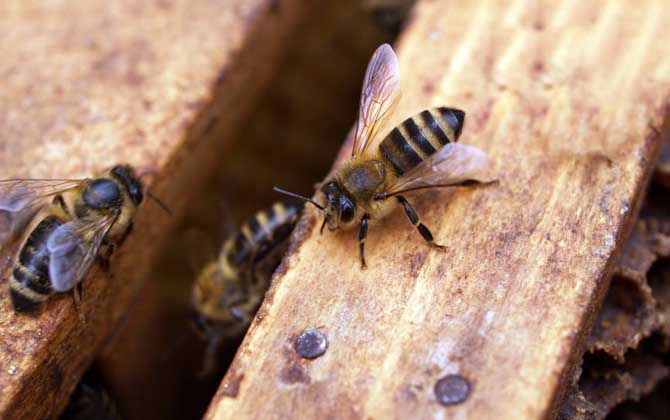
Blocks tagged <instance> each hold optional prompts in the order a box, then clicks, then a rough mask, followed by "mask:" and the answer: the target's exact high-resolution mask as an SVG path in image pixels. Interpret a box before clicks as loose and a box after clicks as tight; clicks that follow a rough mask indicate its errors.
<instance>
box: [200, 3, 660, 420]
mask: <svg viewBox="0 0 670 420" xmlns="http://www.w3.org/2000/svg"><path fill="white" fill-rule="evenodd" d="M527 6H528V5H527V3H526V2H523V1H513V2H495V1H487V0H480V1H475V2H465V3H464V2H456V1H443V2H429V1H424V2H420V3H419V5H418V7H417V8H416V10H415V11H414V15H413V16H414V18H413V21H412V22H411V24H410V25H409V27H408V28H407V30H406V31H405V33H404V35H403V37H402V39H401V42H400V43H399V48H398V50H399V57H400V65H401V72H402V74H403V81H404V95H403V100H404V102H403V103H401V105H400V107H399V109H398V112H396V113H395V114H394V117H396V120H400V119H402V118H404V117H406V116H408V115H412V114H413V113H414V112H416V111H417V110H420V109H422V108H425V107H427V106H430V105H442V104H448V105H454V106H458V107H461V108H463V109H465V110H466V111H467V113H468V118H467V123H466V127H465V131H464V134H463V136H462V141H463V142H466V143H470V144H474V145H477V146H478V147H480V148H482V149H484V150H486V151H487V152H488V153H489V154H490V157H491V159H492V166H493V170H494V172H495V173H496V174H497V176H498V179H499V181H500V183H499V185H497V186H493V187H488V188H480V189H471V190H460V191H433V192H428V193H424V194H422V195H417V196H416V198H415V199H414V202H415V207H416V209H417V211H419V212H420V214H421V215H422V216H423V218H422V219H423V221H424V222H425V223H426V224H428V225H429V226H431V227H432V228H433V232H434V233H435V234H436V237H437V238H438V240H439V241H440V242H441V243H443V244H445V245H446V246H447V247H448V252H446V253H445V254H439V253H435V252H432V251H430V250H428V249H427V248H426V247H425V245H424V244H423V243H422V242H421V240H420V238H419V237H418V235H417V234H416V233H415V231H414V229H413V228H412V227H411V226H410V225H409V223H408V222H407V221H406V220H405V216H404V215H403V214H402V212H401V211H396V212H395V213H394V214H393V215H392V216H390V217H388V219H386V220H384V221H382V222H381V223H380V224H379V225H378V226H376V228H374V229H371V231H370V234H369V236H368V240H367V242H366V246H367V247H368V248H367V249H368V250H369V251H368V254H367V255H368V258H369V261H368V263H369V266H370V267H369V268H368V270H367V271H361V269H360V267H359V263H358V259H357V253H356V251H357V249H356V241H355V237H356V232H347V233H337V234H329V233H326V234H324V235H323V236H320V235H319V234H318V222H317V217H318V213H317V212H316V211H308V213H307V215H306V216H305V217H304V218H303V220H302V221H301V223H300V224H299V226H298V228H297V230H296V233H295V234H294V237H293V244H292V248H291V250H290V251H289V254H288V256H287V257H286V258H285V260H284V262H283V265H282V266H281V267H280V269H279V270H278V272H277V273H276V275H275V279H274V285H273V287H272V289H271V290H270V292H269V294H268V297H267V299H266V302H265V303H264V305H263V307H262V308H261V311H260V312H259V315H258V316H257V319H256V321H255V323H254V324H253V325H252V327H251V330H250V333H249V334H248V335H247V337H246V338H245V341H244V342H243V344H242V347H241V349H240V350H239V351H238V354H237V356H236V359H235V361H234V362H233V365H232V367H231V369H230V370H229V372H228V373H227V375H226V377H225V379H224V381H223V382H222V384H221V386H220V388H219V391H218V393H217V396H216V397H215V399H214V400H213V402H212V405H211V406H210V410H209V413H208V416H207V418H209V419H224V418H236V419H244V418H259V417H263V418H295V417H301V418H400V419H404V418H447V417H448V418H519V416H521V417H523V418H548V417H551V416H552V415H553V414H554V413H555V410H556V408H557V404H558V402H560V400H561V396H562V394H563V393H564V390H565V386H566V385H567V383H568V382H569V379H570V377H571V374H572V371H573V368H574V366H575V363H576V361H577V359H578V358H579V355H580V354H581V351H582V345H583V342H584V337H585V335H586V334H588V332H589V331H590V327H591V324H592V322H593V318H594V314H595V313H596V312H597V309H598V308H599V305H600V303H601V301H602V297H603V294H604V292H605V290H606V289H607V283H608V281H609V275H610V272H611V269H612V266H613V263H614V262H615V261H616V260H617V257H618V254H619V251H620V248H621V245H622V243H623V239H624V238H625V236H626V235H627V232H628V230H629V228H630V221H631V220H632V219H633V217H634V215H635V213H636V212H637V207H638V206H639V202H640V196H641V192H642V190H643V188H644V186H645V184H646V181H647V178H648V175H649V173H650V172H651V169H652V168H651V164H650V162H652V161H653V158H654V157H655V154H656V153H657V150H658V144H659V138H658V136H656V135H655V134H654V132H653V130H651V129H650V128H649V126H648V123H649V121H650V120H651V121H653V122H654V123H655V125H657V126H660V125H661V121H662V120H663V119H664V118H667V108H664V107H663V106H664V103H665V101H667V98H668V95H669V94H670V74H669V72H668V68H670V43H668V42H667V40H668V39H670V27H668V25H667V22H668V21H669V20H670V10H668V9H667V8H666V7H664V2H663V1H654V0H646V1H638V2H634V3H633V2H630V3H623V2H616V3H615V2H605V1H599V2H589V3H588V4H583V3H574V2H565V1H547V2H542V3H537V4H534V5H533V7H527ZM352 117H353V116H352ZM348 147H350V146H348ZM348 147H345V148H344V149H343V150H342V153H341V155H340V161H341V160H342V158H343V157H345V156H347V154H348ZM309 327H315V328H318V329H319V330H320V331H322V332H323V333H324V334H325V336H326V337H327V339H328V341H329V345H328V348H327V350H326V352H325V354H324V355H323V356H321V357H319V358H317V359H314V360H306V359H301V358H300V356H299V355H298V354H297V353H296V352H295V350H294V348H293V342H294V340H295V338H296V337H297V336H298V335H299V334H300V333H301V332H302V331H303V330H304V329H306V328H309ZM450 374H455V375H460V376H461V377H462V378H464V379H465V380H466V381H467V382H468V384H469V386H470V393H469V395H468V397H467V398H466V400H465V401H464V402H462V403H461V404H459V405H454V406H449V407H445V406H442V405H440V404H439V403H438V402H437V399H436V393H435V391H434V387H435V386H436V383H437V382H438V380H440V379H441V378H443V377H445V376H446V375H450Z"/></svg>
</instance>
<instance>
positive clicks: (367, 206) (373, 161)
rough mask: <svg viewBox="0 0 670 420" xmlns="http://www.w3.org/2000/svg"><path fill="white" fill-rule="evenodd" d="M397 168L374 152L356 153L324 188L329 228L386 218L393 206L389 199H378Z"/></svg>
mask: <svg viewBox="0 0 670 420" xmlns="http://www.w3.org/2000/svg"><path fill="white" fill-rule="evenodd" d="M393 176H394V174H393V171H392V169H391V168H389V167H387V164H385V163H384V162H383V161H382V160H381V159H379V158H377V157H376V156H374V155H367V154H366V155H361V156H356V157H354V158H352V159H350V160H349V161H347V162H346V163H345V164H344V165H343V166H342V167H341V168H340V169H339V170H338V171H337V172H336V174H335V177H334V180H332V181H329V182H326V184H324V186H323V187H322V189H321V191H322V192H323V194H324V195H325V200H326V204H325V211H324V213H325V217H326V222H327V223H328V229H330V230H331V231H332V230H336V229H340V228H341V229H345V230H346V229H350V228H352V227H354V226H357V225H358V223H359V222H360V219H361V217H362V216H363V215H364V214H367V215H368V216H369V218H370V219H379V218H382V217H384V216H385V215H386V214H387V213H388V212H389V211H390V210H391V209H392V206H389V205H388V200H379V199H377V197H378V195H379V194H380V193H381V192H383V191H384V190H385V187H386V185H387V184H388V182H389V181H390V178H391V177H393Z"/></svg>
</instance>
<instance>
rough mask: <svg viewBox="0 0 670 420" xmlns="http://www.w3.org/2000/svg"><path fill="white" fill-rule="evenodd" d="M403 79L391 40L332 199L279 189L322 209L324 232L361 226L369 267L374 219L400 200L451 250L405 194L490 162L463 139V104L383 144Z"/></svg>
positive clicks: (367, 87) (459, 178) (331, 187)
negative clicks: (382, 129) (385, 126)
mask: <svg viewBox="0 0 670 420" xmlns="http://www.w3.org/2000/svg"><path fill="white" fill-rule="evenodd" d="M399 85H400V70H399V65H398V59H397V57H396V55H395V52H394V51H393V49H392V48H391V46H390V45H388V44H384V45H382V46H381V47H379V48H378V49H377V50H376V51H375V53H374V54H373V56H372V58H371V60H370V63H369V64H368V67H367V70H366V73H365V78H364V81H363V88H362V91H361V99H360V105H359V114H358V120H357V122H356V128H355V131H354V141H353V149H352V155H351V158H349V160H348V161H346V162H345V163H344V164H343V165H342V166H340V167H339V168H338V169H336V170H335V172H334V175H333V176H332V177H331V178H329V179H327V180H326V181H325V182H324V183H323V184H321V187H320V192H321V193H322V194H323V196H324V198H325V204H323V205H321V204H319V203H318V202H316V201H314V200H312V199H310V198H307V197H304V196H301V195H298V194H294V193H290V192H288V191H285V190H282V189H280V188H275V191H277V192H279V193H282V194H286V195H290V196H293V197H297V198H300V199H302V200H304V201H306V202H310V203H312V204H313V205H314V206H316V207H317V208H318V209H319V210H321V211H322V212H323V214H324V219H323V224H322V225H321V232H323V228H324V226H325V225H328V229H329V230H331V231H334V230H337V229H351V228H353V227H354V226H356V225H358V227H359V231H358V232H359V235H358V241H359V254H360V262H361V267H362V268H366V267H367V264H366V261H365V252H364V247H365V238H366V237H367V234H368V224H369V223H370V221H372V220H375V219H381V218H383V217H385V216H386V215H387V214H389V213H390V211H391V210H392V209H393V204H396V203H397V204H400V205H401V206H402V207H403V208H404V210H405V213H406V214H407V217H408V218H409V220H410V222H411V223H412V225H414V226H415V227H416V229H417V230H418V232H419V233H420V234H421V236H422V237H423V239H424V240H425V242H426V243H427V244H428V245H430V246H431V247H433V248H436V249H439V250H444V249H445V247H444V246H442V245H439V244H437V243H436V242H435V241H434V239H433V234H432V233H431V231H430V229H428V228H427V227H426V225H424V224H423V223H421V219H420V218H419V216H418V214H417V213H416V211H415V210H414V208H413V207H412V205H411V204H410V203H409V201H407V199H406V198H405V197H404V193H407V192H410V191H416V190H422V189H426V188H437V187H452V186H459V185H469V184H473V183H478V182H480V181H481V179H482V177H483V175H484V172H485V170H486V168H487V160H488V159H487V156H486V154H485V153H484V152H483V151H482V150H480V149H478V148H476V147H474V146H468V145H464V144H459V143H457V141H458V138H459V137H460V135H461V131H462V129H463V124H464V121H465V112H463V111H462V110H459V109H455V108H447V107H437V108H431V109H426V110H424V111H422V112H420V113H419V114H417V115H415V116H413V117H410V118H407V119H406V120H404V121H403V122H402V123H401V124H400V125H398V126H396V127H395V128H393V129H392V130H391V131H390V132H389V133H388V134H386V136H385V137H383V138H382V139H381V141H380V142H379V143H378V142H376V141H375V139H376V137H377V136H376V135H377V132H378V131H379V128H380V127H381V125H382V123H383V121H384V120H385V118H386V117H387V116H388V115H389V114H390V113H391V110H392V109H393V107H394V106H395V104H396V103H397V98H398V94H399ZM377 143H378V146H377V147H371V145H373V144H377Z"/></svg>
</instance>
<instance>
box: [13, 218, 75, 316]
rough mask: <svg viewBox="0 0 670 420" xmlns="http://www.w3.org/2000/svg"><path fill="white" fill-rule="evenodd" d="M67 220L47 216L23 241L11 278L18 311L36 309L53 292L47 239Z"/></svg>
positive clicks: (14, 300) (15, 306)
mask: <svg viewBox="0 0 670 420" xmlns="http://www.w3.org/2000/svg"><path fill="white" fill-rule="evenodd" d="M63 223H64V222H63V220H61V219H60V218H58V217H56V216H53V215H52V216H47V217H45V218H44V219H43V220H42V221H41V222H40V223H39V224H38V225H37V226H36V227H35V229H33V231H32V232H30V235H29V236H28V239H26V242H25V243H24V244H23V247H22V248H21V251H20V252H19V257H18V259H17V260H16V262H15V263H14V271H13V272H12V276H11V278H10V280H9V284H10V296H11V299H12V304H13V305H14V308H15V309H16V310H17V311H20V312H30V311H34V310H35V309H36V308H37V307H38V306H39V304H40V303H42V302H44V301H45V300H46V299H47V298H48V297H49V295H50V294H51V292H52V290H51V281H50V280H49V251H48V250H47V239H48V238H49V235H51V233H53V231H54V230H56V229H57V228H58V227H59V226H60V225H62V224H63Z"/></svg>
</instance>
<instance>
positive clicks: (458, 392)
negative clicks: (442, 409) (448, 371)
mask: <svg viewBox="0 0 670 420" xmlns="http://www.w3.org/2000/svg"><path fill="white" fill-rule="evenodd" d="M470 390H471V387H470V382H468V380H467V379H465V378H464V377H462V376H461V375H447V376H445V377H444V378H442V379H440V380H439V381H437V382H436V383H435V398H437V401H438V402H439V403H440V404H442V405H454V404H460V403H462V402H463V401H465V400H466V399H468V396H469V395H470Z"/></svg>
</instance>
